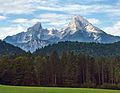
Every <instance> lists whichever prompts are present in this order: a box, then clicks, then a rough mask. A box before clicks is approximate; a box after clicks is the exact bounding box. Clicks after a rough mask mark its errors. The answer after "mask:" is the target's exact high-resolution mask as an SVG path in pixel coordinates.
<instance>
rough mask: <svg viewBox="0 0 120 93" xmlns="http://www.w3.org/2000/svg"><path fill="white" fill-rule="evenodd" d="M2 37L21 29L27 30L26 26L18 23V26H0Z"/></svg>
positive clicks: (0, 37)
mask: <svg viewBox="0 0 120 93" xmlns="http://www.w3.org/2000/svg"><path fill="white" fill-rule="evenodd" d="M0 30H1V32H0V39H4V38H5V37H6V36H11V35H15V34H17V33H20V32H21V31H25V30H26V27H23V26H20V25H16V26H9V27H0Z"/></svg>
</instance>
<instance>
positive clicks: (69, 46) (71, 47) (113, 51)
mask: <svg viewBox="0 0 120 93" xmlns="http://www.w3.org/2000/svg"><path fill="white" fill-rule="evenodd" d="M53 50H56V51H57V52H58V54H59V55H62V53H63V52H74V53H75V54H79V53H84V54H89V55H91V56H117V55H120V42H116V43H111V44H101V43H84V42H70V41H66V42H59V43H58V44H53V45H49V46H46V47H44V48H42V49H38V50H36V52H34V54H36V55H44V56H45V55H50V53H51V52H52V51H53Z"/></svg>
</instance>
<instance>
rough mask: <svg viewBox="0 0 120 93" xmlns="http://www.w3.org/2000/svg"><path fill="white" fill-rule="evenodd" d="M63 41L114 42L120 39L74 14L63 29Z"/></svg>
mask: <svg viewBox="0 0 120 93" xmlns="http://www.w3.org/2000/svg"><path fill="white" fill-rule="evenodd" d="M62 36H63V37H62V40H63V41H79V42H99V43H112V42H117V41H119V40H120V37H118V36H112V35H109V34H107V33H105V32H104V31H102V30H101V29H99V28H97V27H95V26H93V25H92V24H91V23H89V22H88V21H87V20H86V19H84V18H83V17H81V16H74V17H73V19H72V21H71V22H70V23H69V24H68V26H67V27H66V28H64V29H63V31H62Z"/></svg>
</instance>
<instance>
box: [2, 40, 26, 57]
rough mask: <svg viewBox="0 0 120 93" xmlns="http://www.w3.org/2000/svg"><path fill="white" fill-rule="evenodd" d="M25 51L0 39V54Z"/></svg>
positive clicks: (13, 53)
mask: <svg viewBox="0 0 120 93" xmlns="http://www.w3.org/2000/svg"><path fill="white" fill-rule="evenodd" d="M23 53H25V51H23V50H22V49H20V48H18V47H15V46H13V45H11V44H8V43H6V42H5V41H1V40H0V55H15V54H23Z"/></svg>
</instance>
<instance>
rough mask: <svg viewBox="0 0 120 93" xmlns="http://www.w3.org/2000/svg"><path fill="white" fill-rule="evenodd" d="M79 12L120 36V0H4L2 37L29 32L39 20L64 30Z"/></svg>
mask: <svg viewBox="0 0 120 93" xmlns="http://www.w3.org/2000/svg"><path fill="white" fill-rule="evenodd" d="M75 15H81V16H83V17H84V18H86V19H87V20H88V21H90V22H91V23H92V24H94V25H95V26H97V27H99V28H101V29H102V30H104V31H105V32H107V33H109V34H112V35H117V36H120V0H0V39H3V38H5V37H6V36H8V35H14V34H17V33H19V32H22V31H26V29H27V28H28V27H30V26H32V25H34V24H35V23H36V22H41V23H42V25H43V27H44V28H49V29H52V28H56V29H61V28H63V27H64V26H66V25H67V24H68V23H69V21H70V20H71V18H72V17H73V16H75Z"/></svg>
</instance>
